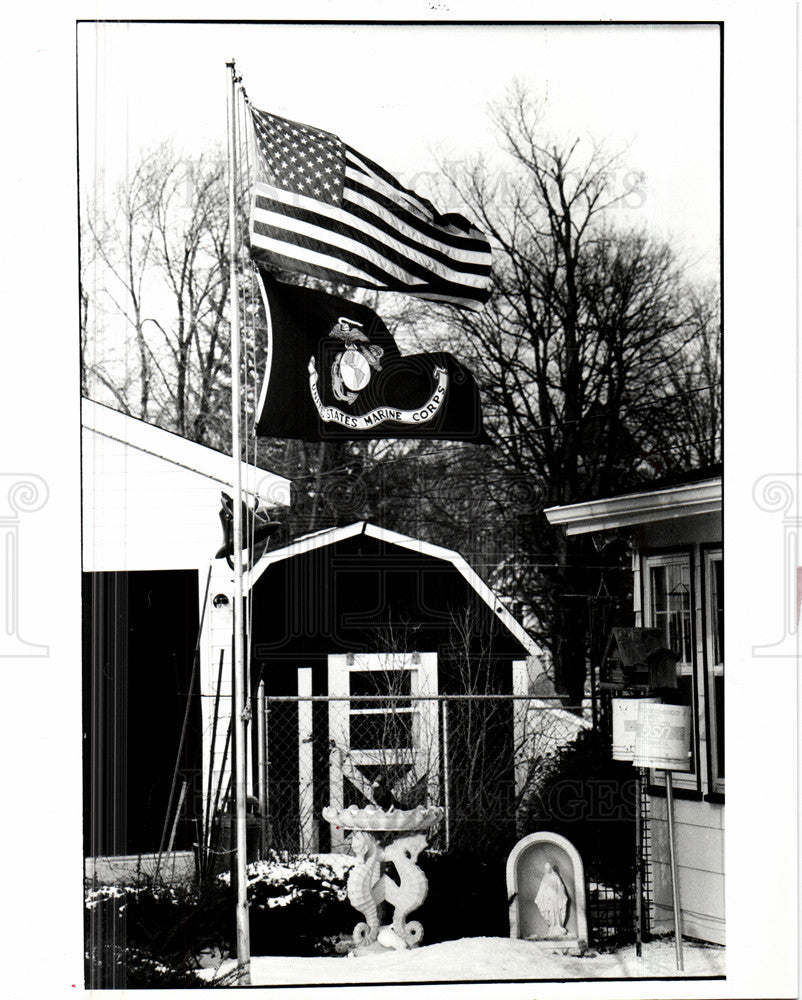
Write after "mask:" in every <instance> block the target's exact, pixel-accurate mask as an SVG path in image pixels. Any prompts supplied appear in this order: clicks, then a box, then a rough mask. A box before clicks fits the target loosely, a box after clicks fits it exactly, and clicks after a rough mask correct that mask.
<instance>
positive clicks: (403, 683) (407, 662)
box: [329, 653, 440, 846]
mask: <svg viewBox="0 0 802 1000" xmlns="http://www.w3.org/2000/svg"><path fill="white" fill-rule="evenodd" d="M436 694H437V654H436V653H370V654H365V655H361V656H346V655H332V656H329V695H331V696H332V697H333V699H334V700H332V701H330V702H329V749H330V766H329V787H330V799H331V805H332V806H335V807H336V808H341V807H343V806H346V807H347V806H350V805H352V804H355V805H363V804H365V803H366V802H372V801H373V789H372V785H373V782H374V781H381V782H382V784H383V785H385V786H386V787H387V788H389V789H390V790H391V791H392V792H393V794H394V795H395V797H396V798H397V799H398V800H399V802H401V803H402V804H403V805H405V806H409V807H412V806H415V805H418V804H424V805H434V804H436V803H437V801H438V796H439V785H440V748H439V739H440V734H439V728H438V703H437V701H435V700H433V699H432V700H426V699H425V697H424V696H426V695H436ZM338 699H339V700H338ZM376 699H379V700H376ZM342 842H343V833H342V831H339V830H332V846H335V845H336V844H341V843H342Z"/></svg>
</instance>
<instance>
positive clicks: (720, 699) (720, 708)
mask: <svg viewBox="0 0 802 1000" xmlns="http://www.w3.org/2000/svg"><path fill="white" fill-rule="evenodd" d="M713 692H714V696H715V697H714V702H715V704H714V708H715V718H716V777H718V778H723V777H724V677H723V676H719V677H714V678H713Z"/></svg>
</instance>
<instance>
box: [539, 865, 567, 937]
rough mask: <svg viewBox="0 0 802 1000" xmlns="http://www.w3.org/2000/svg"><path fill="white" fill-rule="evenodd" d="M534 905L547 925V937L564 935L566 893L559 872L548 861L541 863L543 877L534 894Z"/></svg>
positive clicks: (565, 932)
mask: <svg viewBox="0 0 802 1000" xmlns="http://www.w3.org/2000/svg"><path fill="white" fill-rule="evenodd" d="M535 906H537V908H538V909H539V910H540V915H541V916H542V917H543V919H544V920H545V921H546V923H547V924H548V927H549V931H548V936H549V937H564V936H565V935H566V934H567V933H568V931H567V930H566V929H565V915H566V912H567V910H568V893H567V892H566V891H565V886H564V885H563V881H562V879H561V878H560V876H559V873H558V872H556V871H555V870H554V868H553V867H552V864H551V862H550V861H546V862H545V864H544V865H543V878H542V879H541V880H540V888H539V889H538V890H537V895H536V896H535Z"/></svg>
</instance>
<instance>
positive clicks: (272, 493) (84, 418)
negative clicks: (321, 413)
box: [81, 397, 290, 506]
mask: <svg viewBox="0 0 802 1000" xmlns="http://www.w3.org/2000/svg"><path fill="white" fill-rule="evenodd" d="M81 424H82V426H83V427H84V428H85V429H86V430H90V431H94V432H95V433H97V434H100V435H101V436H103V437H106V438H110V439H111V440H113V441H118V442H120V443H121V444H124V445H126V446H127V447H129V448H134V449H135V450H136V451H139V452H143V453H144V454H147V455H152V456H154V457H155V458H159V459H162V460H164V461H167V462H170V463H171V464H173V465H176V466H178V467H179V468H182V469H186V470H188V471H189V472H195V473H198V474H199V475H201V476H205V477H206V478H207V479H212V480H214V481H215V482H216V483H218V484H220V485H221V486H226V487H228V488H229V489H231V488H232V482H233V479H234V463H233V460H232V458H231V455H226V454H225V453H224V452H222V451H218V450H217V449H215V448H209V447H208V446H207V445H202V444H197V443H196V442H195V441H190V440H188V439H187V438H185V437H182V436H181V435H180V434H176V433H174V432H173V431H166V430H164V429H163V428H162V427H157V426H156V425H155V424H149V423H147V422H146V421H144V420H140V419H139V418H138V417H132V416H129V415H128V414H126V413H120V412H119V410H114V409H112V408H111V407H110V406H105V405H104V404H103V403H97V402H95V401H94V400H91V399H87V398H86V397H84V398H82V399H81ZM241 469H242V488H243V490H244V491H245V492H246V493H248V494H249V495H250V496H252V497H255V498H259V499H261V500H263V501H265V502H267V503H269V504H270V505H271V506H275V505H278V504H288V503H289V499H290V482H289V480H288V479H285V478H284V477H282V476H277V475H276V474H275V473H273V472H269V471H268V470H267V469H262V468H260V467H259V466H257V465H252V464H250V463H248V462H242V463H241Z"/></svg>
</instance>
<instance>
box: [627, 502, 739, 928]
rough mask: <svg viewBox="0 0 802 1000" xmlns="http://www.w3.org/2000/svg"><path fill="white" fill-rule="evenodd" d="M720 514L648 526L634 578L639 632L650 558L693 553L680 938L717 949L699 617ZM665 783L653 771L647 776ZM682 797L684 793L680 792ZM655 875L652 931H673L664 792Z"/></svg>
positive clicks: (718, 811)
mask: <svg viewBox="0 0 802 1000" xmlns="http://www.w3.org/2000/svg"><path fill="white" fill-rule="evenodd" d="M721 540H722V521H721V516H720V514H705V515H699V516H696V517H686V518H682V519H676V520H667V521H660V522H655V523H652V524H648V525H644V526H643V527H642V528H640V530H639V533H638V550H639V552H638V555H637V556H636V562H637V566H636V567H635V568H636V574H635V576H636V579H635V583H636V586H635V594H636V599H635V611H636V620H637V624H638V625H642V624H644V622H643V612H642V608H641V586H640V584H641V578H642V576H643V566H644V560H645V558H646V557H647V556H648V555H649V554H650V553H654V552H656V551H668V550H671V549H677V550H680V549H684V550H690V552H691V555H692V566H693V620H694V635H695V667H694V669H695V675H696V692H697V712H696V721H697V727H698V749H699V761H698V765H697V773H698V780H691V779H689V778H687V777H685V776H682V775H679V774H678V775H675V777H674V787H675V789H677V788H679V789H682V788H683V787H684V788H686V790H688V791H690V792H691V794H695V795H696V796H698V799H699V800H700V801H696V800H695V799H685V798H675V801H674V818H675V832H676V848H677V864H678V872H679V886H680V904H681V910H682V931H683V934H685V935H686V936H689V937H695V938H700V939H701V940H705V941H711V942H714V943H717V944H724V943H725V894H724V808H725V807H724V805H723V803H719V802H709V801H705V798H704V797H705V796H706V795H707V794H708V793H709V792H711V791H712V790H713V789H711V788H710V787H709V783H708V767H707V761H708V745H707V744H708V734H707V722H706V720H707V717H708V716H707V712H706V704H705V700H706V697H707V688H706V685H705V678H704V670H705V651H704V644H705V630H704V616H703V612H702V605H703V599H704V597H703V595H704V588H703V586H702V574H703V565H704V562H703V559H702V553H703V546H708V545H714V544H720V543H721ZM650 774H651V777H652V779H653V780H654V781H656V782H661V779H660V777H659V776H658V775H657V774H656V772H650ZM680 794H682V792H680ZM648 808H649V835H650V841H651V850H650V862H649V865H650V870H651V878H652V911H651V924H652V930H653V931H654V932H657V933H659V932H661V931H668V930H672V929H673V926H674V917H673V906H672V893H671V872H670V865H669V841H668V822H667V817H666V799H665V793H664V792H662V790H660V791H655V792H654V793H653V794H650V795H649V807H648Z"/></svg>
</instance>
